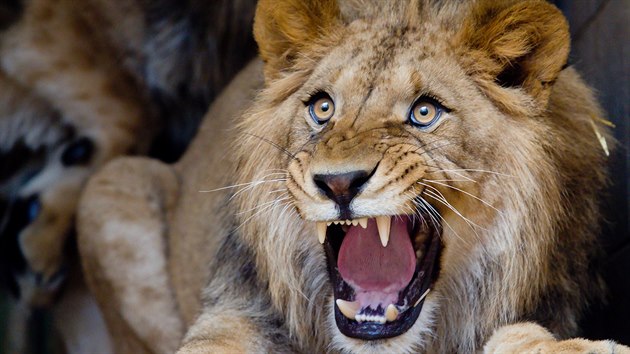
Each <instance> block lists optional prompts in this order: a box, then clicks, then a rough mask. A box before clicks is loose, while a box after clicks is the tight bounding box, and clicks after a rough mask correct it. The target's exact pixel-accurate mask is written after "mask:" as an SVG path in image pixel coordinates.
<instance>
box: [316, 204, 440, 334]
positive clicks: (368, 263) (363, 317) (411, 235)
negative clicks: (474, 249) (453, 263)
mask: <svg viewBox="0 0 630 354" xmlns="http://www.w3.org/2000/svg"><path fill="white" fill-rule="evenodd" d="M425 220H429V218H428V216H426V217H425V215H418V216H416V215H413V216H409V215H397V216H377V217H375V218H361V219H355V220H345V221H333V222H318V223H317V231H318V236H319V241H320V243H322V244H323V245H324V249H325V251H326V258H327V261H328V271H329V273H330V280H331V282H332V285H333V293H334V297H335V320H336V322H337V327H338V328H339V330H340V331H341V333H343V334H344V335H346V336H348V337H352V338H359V339H365V340H373V339H383V338H391V337H395V336H398V335H401V334H403V333H405V332H406V331H407V330H409V328H411V326H413V324H414V323H415V322H416V320H417V319H418V316H419V315H420V312H421V310H422V305H423V303H424V299H425V297H426V295H427V293H428V292H429V291H430V289H431V286H432V284H433V282H434V281H435V279H436V278H437V275H438V265H437V263H438V259H439V254H440V249H441V243H440V234H441V227H440V226H439V225H436V224H434V223H432V222H426V221H425Z"/></svg>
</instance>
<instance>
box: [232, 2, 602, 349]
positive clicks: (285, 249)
mask: <svg viewBox="0 0 630 354" xmlns="http://www.w3.org/2000/svg"><path fill="white" fill-rule="evenodd" d="M255 35H256V39H257V41H258V43H259V46H260V52H261V55H262V57H263V59H264V61H265V63H266V64H265V65H266V66H265V77H266V87H265V89H264V90H263V92H262V93H261V95H260V96H259V98H258V101H257V103H256V104H255V105H254V108H253V109H251V110H250V112H249V114H248V115H247V116H246V118H245V121H244V122H242V123H241V132H242V138H243V139H242V141H239V148H238V149H239V156H240V160H239V163H238V166H239V172H238V173H239V178H240V182H241V183H251V182H253V184H252V185H249V186H247V187H246V188H244V191H243V192H242V193H238V194H237V195H236V197H237V199H236V200H237V201H238V206H239V208H240V213H239V217H240V221H241V226H240V228H242V229H243V230H244V232H243V234H244V235H246V236H245V237H246V238H247V241H248V242H250V243H252V244H253V245H255V249H256V250H258V253H257V258H256V261H257V263H258V265H259V267H260V269H261V272H260V273H261V274H262V277H263V278H264V280H265V281H267V282H268V284H269V290H270V295H271V298H272V302H273V304H274V306H275V307H276V309H277V310H278V311H279V312H280V313H282V314H283V316H284V319H285V321H286V325H287V327H288V328H289V330H290V331H291V333H292V335H293V336H295V337H297V338H298V339H299V342H300V343H302V344H303V345H320V346H322V347H328V348H335V349H342V350H356V351H361V350H379V351H382V350H396V351H399V352H401V351H411V350H418V349H420V348H429V349H431V348H432V349H433V351H446V352H450V351H462V352H471V351H472V350H473V349H475V348H478V347H479V345H480V344H481V343H482V342H483V340H484V339H485V338H487V336H488V335H489V334H490V333H491V332H492V330H493V329H495V328H496V327H497V326H498V325H501V324H505V323H509V322H512V321H515V320H519V319H524V318H526V319H533V320H537V321H538V322H539V323H541V324H543V325H546V326H548V327H549V328H551V329H552V330H553V331H555V333H556V334H558V335H561V336H565V335H569V334H571V333H573V332H575V330H576V321H577V320H578V317H579V314H580V311H581V309H582V307H583V305H584V303H585V299H586V297H587V294H588V290H589V289H591V288H593V285H597V282H592V280H591V278H590V274H591V273H592V270H591V268H590V259H591V255H592V254H593V251H594V250H595V247H594V245H593V244H594V234H595V233H596V231H597V229H598V227H597V216H598V213H597V200H596V195H597V193H598V192H599V191H600V190H601V188H602V185H603V184H604V183H603V182H604V180H605V174H604V172H603V171H604V168H603V167H602V166H603V164H604V154H603V152H602V149H601V148H600V147H599V143H598V140H597V139H596V137H595V133H594V131H593V126H592V117H593V116H596V115H598V114H599V112H598V107H597V104H596V103H595V101H594V99H593V98H592V96H591V94H590V91H589V90H588V88H587V87H586V86H585V85H584V84H583V83H582V82H581V81H580V79H579V77H578V76H577V74H576V73H575V72H574V71H573V70H572V69H570V68H565V66H566V61H567V56H568V52H569V33H568V27H567V24H566V21H565V20H564V18H563V16H562V15H561V13H560V12H559V11H558V10H557V9H556V8H555V7H553V6H552V5H550V4H548V3H546V2H544V1H508V0H506V1H490V0H488V1H483V0H479V1H467V2H452V3H445V2H441V1H397V2H393V1H392V2H390V1H358V0H357V1H353V0H348V1H342V0H339V1H335V0H328V1H303V0H299V1H298V0H295V1H293V0H285V1H271V0H268V1H265V0H263V1H261V2H260V3H259V7H258V10H257V15H256V21H255ZM247 191H249V193H248V192H247ZM318 241H319V242H318ZM595 288H596V287H595ZM596 293H597V291H592V294H596ZM592 294H591V295H592ZM313 333H315V334H316V335H313Z"/></svg>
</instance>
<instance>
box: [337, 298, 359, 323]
mask: <svg viewBox="0 0 630 354" xmlns="http://www.w3.org/2000/svg"><path fill="white" fill-rule="evenodd" d="M335 303H336V304H337V307H338V308H339V311H341V313H342V314H343V315H344V316H346V317H347V318H349V319H351V320H354V319H355V318H356V316H357V312H359V308H360V307H361V305H360V304H359V302H358V301H346V300H341V299H337V300H336V301H335Z"/></svg>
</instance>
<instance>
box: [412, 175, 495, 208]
mask: <svg viewBox="0 0 630 354" xmlns="http://www.w3.org/2000/svg"><path fill="white" fill-rule="evenodd" d="M423 181H426V182H433V183H436V184H439V185H441V186H444V187H447V188H451V189H453V190H456V191H458V192H461V193H464V194H465V195H467V196H469V197H471V198H474V199H476V200H478V201H480V202H482V203H483V204H485V205H486V206H488V207H490V208H492V209H493V210H494V211H496V212H497V213H499V214H501V215H503V212H502V211H500V210H499V209H497V208H495V207H494V206H493V205H492V204H490V203H488V202H486V201H485V200H483V199H481V198H479V197H477V196H476V195H474V194H472V193H469V192H466V191H465V190H462V189H460V188H457V187H454V186H451V185H449V184H446V183H441V182H438V181H436V180H427V179H423ZM418 183H420V184H422V185H424V186H426V184H423V183H421V182H418ZM434 189H435V188H434Z"/></svg>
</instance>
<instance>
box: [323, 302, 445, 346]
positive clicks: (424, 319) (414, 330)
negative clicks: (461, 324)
mask: <svg viewBox="0 0 630 354" xmlns="http://www.w3.org/2000/svg"><path fill="white" fill-rule="evenodd" d="M432 300H433V299H431V295H429V296H428V297H427V300H426V301H425V302H424V305H423V307H422V312H421V313H420V316H419V317H418V319H417V320H416V323H414V325H413V326H412V327H411V328H410V329H409V330H408V331H407V332H405V333H403V334H401V335H399V336H397V337H393V338H388V339H380V340H361V339H355V338H350V337H346V336H345V335H343V334H342V333H341V332H340V331H339V328H337V324H336V322H335V314H334V311H333V308H332V306H329V308H328V309H327V310H328V328H329V330H330V333H332V341H331V343H330V348H328V349H331V350H332V351H339V352H342V353H361V354H363V353H365V354H372V353H374V354H377V353H418V352H424V351H425V350H426V349H427V346H428V345H429V342H430V341H431V336H432V335H433V333H434V327H435V323H434V321H435V311H436V308H437V307H438V306H437V304H436V303H435V301H432Z"/></svg>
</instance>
